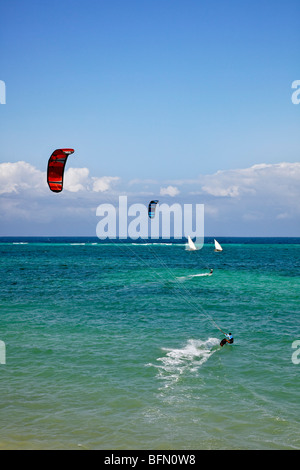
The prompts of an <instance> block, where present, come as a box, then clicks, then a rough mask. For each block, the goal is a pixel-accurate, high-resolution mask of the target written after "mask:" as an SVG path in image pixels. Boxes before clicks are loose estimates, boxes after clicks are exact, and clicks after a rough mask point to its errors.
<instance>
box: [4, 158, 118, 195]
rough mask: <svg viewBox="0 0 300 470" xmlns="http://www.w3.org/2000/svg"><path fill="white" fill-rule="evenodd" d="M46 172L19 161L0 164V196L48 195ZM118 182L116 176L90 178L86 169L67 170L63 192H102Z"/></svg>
mask: <svg viewBox="0 0 300 470" xmlns="http://www.w3.org/2000/svg"><path fill="white" fill-rule="evenodd" d="M46 178H47V173H46V171H40V170H38V169H37V168H35V167H34V166H33V165H30V164H29V163H26V162H23V161H19V162H15V163H9V162H8V163H1V164H0V194H9V193H16V194H19V193H21V192H24V191H25V190H27V191H28V192H31V193H32V194H34V192H36V191H37V190H39V191H44V192H45V193H48V191H49V188H48V185H47V181H46ZM119 180H120V178H119V177H117V176H102V177H100V178H98V177H90V171H89V169H88V168H68V169H67V170H65V173H64V189H63V191H64V192H71V193H77V192H79V191H81V192H87V193H90V192H96V193H98V192H104V191H109V190H110V189H111V186H112V184H113V183H116V182H118V181H119Z"/></svg>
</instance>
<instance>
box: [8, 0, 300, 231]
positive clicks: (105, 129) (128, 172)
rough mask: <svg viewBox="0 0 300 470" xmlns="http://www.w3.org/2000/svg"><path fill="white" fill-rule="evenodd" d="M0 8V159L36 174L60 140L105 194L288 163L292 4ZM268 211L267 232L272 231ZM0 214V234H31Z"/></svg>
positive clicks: (16, 2) (298, 27)
mask: <svg viewBox="0 0 300 470" xmlns="http://www.w3.org/2000/svg"><path fill="white" fill-rule="evenodd" d="M0 17H1V32H0V43H1V59H0V66H1V68H0V73H1V76H0V79H1V80H4V81H5V83H6V92H7V96H6V105H1V106H0V126H1V127H0V129H1V130H0V132H1V144H0V164H1V163H7V162H10V163H16V162H19V161H25V162H26V163H28V164H29V165H31V167H32V168H34V169H36V170H37V171H40V172H44V171H45V169H46V165H47V159H48V157H49V155H50V154H51V152H52V151H53V150H54V149H55V148H60V147H72V148H74V149H75V154H74V156H72V157H70V158H69V161H68V165H69V166H72V167H77V168H88V170H89V174H90V177H91V178H101V177H104V176H106V177H112V178H119V181H120V182H121V183H120V186H119V189H118V187H115V189H114V191H115V195H116V194H117V193H118V191H119V192H123V193H124V192H126V191H129V188H131V190H132V188H133V187H134V185H132V184H129V183H130V182H131V181H132V180H136V181H139V184H140V187H139V189H138V190H137V193H136V196H137V197H139V198H140V196H141V192H142V189H143V190H144V192H147V191H148V192H149V194H151V193H153V195H155V191H156V187H155V184H154V183H153V187H152V188H151V183H149V181H151V180H152V181H155V182H156V183H157V184H158V185H159V187H160V188H161V187H162V186H164V187H169V186H171V187H177V188H179V187H180V188H182V187H183V181H185V182H187V181H191V180H197V179H199V181H200V180H201V181H200V182H199V185H200V187H201V188H203V185H204V186H205V184H206V183H203V178H204V179H205V178H206V181H207V178H209V175H214V174H216V173H217V172H218V171H225V172H226V171H228V172H230V171H231V170H239V169H247V168H251V167H253V166H254V165H259V164H265V165H278V164H281V163H282V162H289V163H291V164H296V163H298V162H299V155H300V152H299V151H300V140H299V125H300V105H299V106H297V105H293V104H292V102H291V94H292V89H291V84H292V82H293V81H294V80H297V79H300V70H299V45H300V3H299V1H298V0H293V1H292V0H287V1H276V0H275V1H272V2H271V1H265V0H262V1H261V0H260V1H247V0H246V1H234V0H229V1H224V0H219V1H215V2H211V1H201V0H184V1H183V0H172V1H171V0H144V1H143V0H85V1H81V0H80V1H78V0H60V1H57V0H54V1H53V0H52V1H51V2H50V1H48V0H47V1H43V2H41V1H33V0H27V1H26V2H24V1H20V0H10V1H9V2H2V4H1V7H0ZM71 158H72V161H71ZM3 168H4V167H3ZM266 168H273V167H271V166H270V167H266ZM276 168H277V167H276ZM282 168H283V167H282ZM284 168H286V167H284ZM264 171H265V170H264ZM270 171H271V170H270ZM3 174H4V176H5V173H3ZM18 174H19V173H18ZM272 174H274V172H273V173H272ZM289 174H290V173H289ZM222 175H223V176H224V174H223V173H222ZM222 175H221V176H222ZM0 176H1V175H0ZM4 176H3V178H4ZM265 177H266V178H268V176H267V175H265ZM288 177H289V176H288V175H287V174H284V178H285V179H286V178H288ZM179 180H180V182H179ZM18 181H19V180H18ZM18 181H16V183H15V188H17V186H16V185H17V184H18ZM176 181H177V185H176ZM142 182H144V183H142ZM219 183H220V182H218V183H216V186H217V187H218V184H219ZM188 184H189V185H191V183H188ZM222 184H223V183H222ZM230 184H231V186H230ZM230 184H229V186H228V188H229V192H228V191H227V193H226V191H225V193H224V191H223V192H221V195H217V196H216V194H215V195H213V194H212V193H210V196H211V197H215V198H216V197H221V198H223V199H222V201H221V202H222V204H224V202H226V201H224V198H227V200H228V202H229V203H231V202H232V201H231V200H229V199H228V198H231V199H232V198H234V197H237V198H238V197H240V195H241V191H234V190H233V191H230V188H231V187H233V186H232V184H233V183H230ZM260 184H261V183H260ZM285 184H287V187H288V183H287V182H285ZM285 184H284V187H286V186H285ZM201 185H202V186H201ZM235 185H236V183H235ZM195 186H197V182H196V183H195ZM254 186H255V184H254ZM206 187H207V185H206ZM228 188H227V189H228ZM197 189H198V191H197ZM254 190H255V189H254ZM16 192H17V193H18V194H19V195H20V198H21V190H20V189H15V190H14V192H13V196H14V197H16V194H15V193H16ZM197 192H198V193H199V192H200V193H201V191H200V188H197V187H195V188H193V190H192V191H190V192H189V195H191V193H197ZM215 193H216V191H215ZM2 194H4V196H2V197H4V198H6V199H7V198H9V197H10V196H8V194H10V195H11V194H12V193H11V192H10V193H7V192H6V193H5V192H3V191H2ZM101 194H102V193H101ZM170 194H172V191H171V192H170ZM178 194H181V196H182V197H183V195H185V196H186V197H187V195H188V193H187V192H184V191H182V190H181V189H179V193H178ZM178 194H177V195H178ZM202 194H204V195H207V192H206V193H205V191H204V192H203V191H202ZM222 194H223V196H222ZM224 194H225V196H224ZM228 194H229V195H228ZM51 196H52V194H49V198H50V197H51ZM22 197H23V198H24V194H22ZM63 197H64V196H63ZM172 197H173V196H172ZM261 197H263V198H264V196H261ZM270 197H273V196H270ZM200 199H201V197H200ZM202 199H203V200H200V201H199V202H206V200H205V198H204V196H203V198H202ZM6 202H7V201H6ZM100 202H102V201H100ZM261 202H263V201H261ZM36 203H37V204H38V201H36ZM49 204H50V199H49ZM95 204H96V201H93V206H94V205H95ZM210 204H212V202H211V201H210ZM214 204H219V202H217V200H215V201H214ZM241 204H244V206H245V200H244V199H243V200H242V201H241ZM257 204H258V201H256V205H257ZM289 204H292V203H291V202H290V203H289ZM15 205H16V206H17V205H18V204H17V202H15ZM14 207H15V206H14ZM227 207H229V206H227ZM289 209H290V210H291V207H289ZM282 210H283V212H280V213H282V214H283V213H285V214H287V213H288V208H284V209H282ZM266 211H267V212H268V213H269V212H270V210H269V208H268V209H266ZM252 212H253V210H252ZM280 213H279V214H280ZM277 215H278V214H277ZM294 215H295V214H294ZM227 216H228V217H229V215H228V214H227ZM28 217H29V215H27V219H28ZM236 217H237V216H236ZM282 219H284V220H285V226H284V229H282V227H281V226H280V227H279V228H276V234H284V235H285V234H286V232H288V231H289V230H288V228H287V225H286V224H288V223H289V221H288V217H287V216H286V217H285V218H284V217H283V216H282ZM290 219H291V220H290V228H291V231H290V233H291V235H296V234H298V233H299V230H298V228H299V223H298V225H297V224H296V223H295V220H294V216H293V217H290ZM292 219H293V220H292ZM208 222H209V223H210V221H209V216H208ZM3 224H5V225H6V229H5V230H6V231H5V230H4V229H3V228H2V234H9V233H7V232H9V231H13V232H15V231H17V232H18V233H19V232H20V231H22V227H23V228H24V232H26V231H27V232H28V231H30V230H31V231H33V232H34V230H35V228H34V227H35V225H34V224H33V222H32V224H31V227H32V228H31V229H30V228H29V226H26V218H24V221H23V225H22V223H21V222H20V224H19V225H18V227H19V228H18V229H16V228H15V227H16V225H15V223H12V222H11V225H10V222H9V221H8V220H5V221H3V222H2V227H3ZM211 224H212V225H211V231H215V230H217V229H218V227H217V226H216V225H214V224H213V222H211ZM260 224H261V225H260V229H259V230H258V232H259V233H257V234H258V235H259V234H260V233H263V232H265V228H264V226H263V219H261V222H260ZM91 225H92V223H91ZM236 225H237V227H238V226H239V224H238V223H237V220H236ZM242 225H243V224H241V225H240V227H241V230H240V233H242V232H243V233H244V232H245V233H247V230H248V229H247V227H248V225H244V228H242ZM72 226H73V225H72ZM209 226H210V225H209ZM10 227H11V228H10ZM74 227H76V223H74ZM256 227H258V225H257V224H256ZM276 227H277V226H276ZM44 230H45V231H46V230H47V229H46V225H44ZM74 230H75V229H74ZM219 230H220V232H222V230H221V229H220V228H219ZM236 230H238V229H237V228H236ZM3 231H4V232H5V233H3ZM37 231H39V229H38V228H37ZM252 232H253V233H252ZM267 232H268V231H267ZM240 233H237V234H240ZM251 233H252V234H254V233H255V227H254V225H253V227H252V228H251ZM268 233H269V234H270V235H272V234H273V233H271V229H270V231H269V232H268ZM12 234H15V233H12ZM26 234H28V233H26ZM33 234H34V233H33Z"/></svg>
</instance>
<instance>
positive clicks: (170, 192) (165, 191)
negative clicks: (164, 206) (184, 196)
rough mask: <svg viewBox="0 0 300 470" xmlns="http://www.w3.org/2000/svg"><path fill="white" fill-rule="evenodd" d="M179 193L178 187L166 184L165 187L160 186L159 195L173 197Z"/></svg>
mask: <svg viewBox="0 0 300 470" xmlns="http://www.w3.org/2000/svg"><path fill="white" fill-rule="evenodd" d="M179 193H180V191H179V189H178V188H176V186H171V185H170V186H168V187H167V188H160V195H161V196H171V197H175V196H177V195H178V194H179Z"/></svg>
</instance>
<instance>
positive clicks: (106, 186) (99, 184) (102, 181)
mask: <svg viewBox="0 0 300 470" xmlns="http://www.w3.org/2000/svg"><path fill="white" fill-rule="evenodd" d="M92 179H93V191H95V192H96V193H99V192H100V193H103V192H104V191H109V190H110V189H111V185H112V183H116V182H118V181H119V180H120V178H119V177H118V176H102V178H92Z"/></svg>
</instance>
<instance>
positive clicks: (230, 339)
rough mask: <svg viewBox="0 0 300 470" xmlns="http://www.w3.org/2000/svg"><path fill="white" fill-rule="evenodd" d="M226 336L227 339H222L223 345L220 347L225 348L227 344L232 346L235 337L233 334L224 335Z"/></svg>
mask: <svg viewBox="0 0 300 470" xmlns="http://www.w3.org/2000/svg"><path fill="white" fill-rule="evenodd" d="M224 335H225V338H224V339H222V341H221V343H220V346H224V344H226V343H229V344H232V343H233V341H234V339H233V336H232V334H231V333H224Z"/></svg>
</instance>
